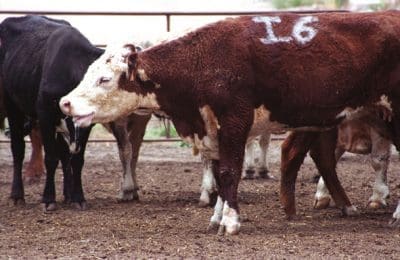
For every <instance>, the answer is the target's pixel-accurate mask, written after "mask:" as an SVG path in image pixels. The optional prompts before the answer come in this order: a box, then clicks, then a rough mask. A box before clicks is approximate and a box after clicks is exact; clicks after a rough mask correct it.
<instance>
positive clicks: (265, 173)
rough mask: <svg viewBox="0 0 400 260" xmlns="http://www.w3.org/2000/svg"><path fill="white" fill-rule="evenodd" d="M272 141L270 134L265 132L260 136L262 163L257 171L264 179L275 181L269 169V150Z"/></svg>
mask: <svg viewBox="0 0 400 260" xmlns="http://www.w3.org/2000/svg"><path fill="white" fill-rule="evenodd" d="M270 141H271V133H270V132H265V133H264V134H262V135H261V136H260V142H259V143H260V162H259V165H258V168H257V171H258V175H260V177H261V178H263V179H275V177H274V176H273V175H271V174H270V172H269V167H268V148H269V143H270Z"/></svg>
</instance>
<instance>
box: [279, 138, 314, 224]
mask: <svg viewBox="0 0 400 260" xmlns="http://www.w3.org/2000/svg"><path fill="white" fill-rule="evenodd" d="M315 136H316V133H313V132H292V133H290V134H289V136H288V137H287V138H286V139H285V141H284V142H283V144H282V151H281V174H282V176H281V187H280V200H281V203H282V206H283V209H284V211H285V213H286V216H287V218H288V219H291V218H292V217H294V216H295V215H296V204H295V189H296V178H297V173H298V171H299V169H300V166H301V164H302V163H303V161H304V158H305V156H306V155H307V152H308V150H309V149H310V147H311V144H312V142H313V140H314V138H315Z"/></svg>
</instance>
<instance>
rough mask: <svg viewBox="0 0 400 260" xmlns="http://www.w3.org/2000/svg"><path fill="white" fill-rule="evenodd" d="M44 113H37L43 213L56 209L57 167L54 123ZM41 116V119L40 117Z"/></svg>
mask: <svg viewBox="0 0 400 260" xmlns="http://www.w3.org/2000/svg"><path fill="white" fill-rule="evenodd" d="M46 115H47V114H46V113H45V112H44V111H40V112H39V125H40V130H41V135H42V140H43V147H44V164H45V166H46V184H45V187H44V192H43V197H42V203H43V207H44V211H45V212H48V211H53V210H55V209H56V188H55V180H54V176H55V171H56V168H57V165H58V160H59V158H58V152H57V148H56V147H57V145H56V131H55V127H54V126H55V122H54V121H53V120H52V118H50V116H46ZM41 116H42V117H41Z"/></svg>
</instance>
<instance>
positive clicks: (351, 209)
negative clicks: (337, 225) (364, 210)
mask: <svg viewBox="0 0 400 260" xmlns="http://www.w3.org/2000/svg"><path fill="white" fill-rule="evenodd" d="M342 213H343V216H349V217H351V216H358V215H360V212H359V211H358V210H357V208H356V207H355V206H353V205H351V206H345V207H344V208H343V209H342Z"/></svg>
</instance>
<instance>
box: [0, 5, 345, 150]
mask: <svg viewBox="0 0 400 260" xmlns="http://www.w3.org/2000/svg"><path fill="white" fill-rule="evenodd" d="M279 12H281V13H298V14H308V13H321V12H325V13H326V12H347V11H345V10H303V11H279ZM273 13H276V12H272V11H243V12H97V11H96V12H89V11H28V10H18V11H17V10H0V15H28V14H32V15H52V16H57V15H58V16H77V15H79V16H165V19H166V28H165V29H166V31H167V32H170V31H171V17H173V16H239V15H270V14H273ZM96 45H97V46H99V47H105V46H106V45H105V44H96ZM166 132H167V134H166V135H167V137H166V138H158V139H144V142H176V141H180V140H181V139H179V138H171V137H170V122H169V121H168V123H167V125H166ZM282 139H283V137H282V136H280V135H278V136H275V135H274V136H273V137H272V140H282ZM7 142H9V140H4V139H3V140H0V143H7ZM89 142H98V143H100V142H115V140H114V139H92V138H91V139H89Z"/></svg>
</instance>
